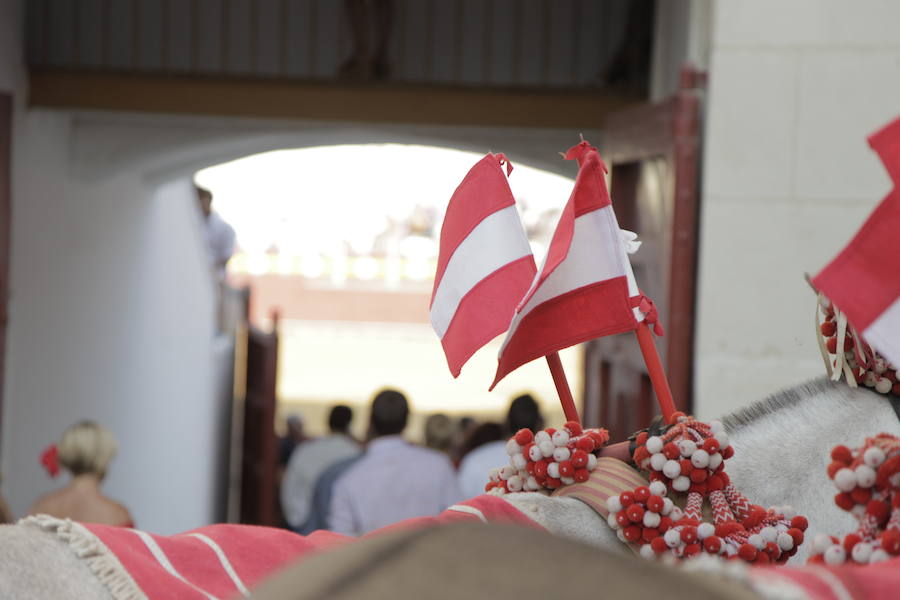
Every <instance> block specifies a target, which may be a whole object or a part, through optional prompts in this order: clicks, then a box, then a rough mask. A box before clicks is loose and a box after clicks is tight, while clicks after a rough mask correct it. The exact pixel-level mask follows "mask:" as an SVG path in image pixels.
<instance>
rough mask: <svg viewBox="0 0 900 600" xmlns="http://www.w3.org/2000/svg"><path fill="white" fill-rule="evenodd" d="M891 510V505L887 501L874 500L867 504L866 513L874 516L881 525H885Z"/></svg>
mask: <svg viewBox="0 0 900 600" xmlns="http://www.w3.org/2000/svg"><path fill="white" fill-rule="evenodd" d="M890 512H891V507H890V506H888V503H887V502H884V501H882V500H872V501H871V502H869V504H868V505H866V514H867V515H871V516H872V517H874V519H875V521H876V522H877V523H878V524H879V525H884V522H885V521H887V518H888V516H889V515H890Z"/></svg>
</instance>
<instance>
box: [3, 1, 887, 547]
mask: <svg viewBox="0 0 900 600" xmlns="http://www.w3.org/2000/svg"><path fill="white" fill-rule="evenodd" d="M898 22H900V5H898V4H897V3H894V2H889V1H886V0H881V1H878V0H860V1H858V2H854V3H846V2H840V3H839V2H836V1H832V0H820V1H813V0H779V1H777V2H776V1H774V0H755V1H751V0H740V1H739V0H734V1H731V2H712V1H711V0H671V1H662V0H658V1H652V0H552V1H551V0H358V1H354V0H347V1H339V0H257V1H253V0H131V1H109V0H29V1H27V2H26V1H21V0H20V1H17V0H0V298H2V299H3V302H2V306H0V317H2V318H0V337H2V340H0V341H2V344H0V350H2V353H0V362H2V365H0V366H2V368H0V377H2V388H0V389H2V399H0V419H2V428H0V472H2V475H3V484H2V490H3V494H4V495H5V496H6V497H7V498H8V500H9V502H10V505H11V507H12V510H13V513H14V514H16V515H22V514H24V512H25V511H26V510H27V508H28V506H29V505H30V503H31V502H32V501H33V500H34V498H35V497H36V496H37V495H39V494H40V493H42V492H44V491H47V490H49V489H51V488H52V487H53V482H52V481H51V480H50V479H49V478H48V477H47V476H46V474H45V473H44V472H43V470H42V469H41V467H40V464H39V460H38V457H39V455H40V453H41V451H42V449H43V448H44V447H45V446H46V445H47V444H49V443H51V442H53V441H54V440H56V439H58V437H59V435H60V433H61V432H62V431H63V429H64V428H65V427H66V426H67V425H69V424H71V423H73V422H75V421H77V420H79V419H82V418H92V419H96V420H98V421H101V422H103V423H104V424H105V425H106V426H107V427H109V428H110V429H111V430H112V431H113V432H114V434H115V435H116V437H117V438H118V439H119V443H120V451H119V456H118V457H117V459H116V462H115V464H114V465H113V467H112V469H111V471H110V474H109V477H108V480H107V486H106V488H107V489H108V491H109V493H110V494H111V495H113V496H115V497H118V498H121V499H122V500H123V501H125V502H126V503H127V504H128V505H129V507H130V508H131V511H132V514H133V515H134V517H135V520H136V522H137V523H138V524H139V526H140V527H142V528H144V529H148V530H151V531H155V532H159V533H174V532H177V531H182V530H186V529H191V528H194V527H197V526H199V525H202V524H205V523H209V522H214V521H221V520H226V519H227V520H242V521H244V522H254V523H269V522H274V521H273V520H274V519H276V515H275V511H276V509H275V508H274V507H275V506H276V504H277V503H276V500H275V496H276V491H275V484H276V481H277V468H278V467H277V454H278V447H279V446H278V443H279V442H278V436H284V435H285V425H284V423H285V421H286V419H287V417H288V416H289V415H300V416H301V417H302V419H303V427H304V434H305V435H311V436H316V435H319V434H322V433H325V430H326V424H327V423H326V419H327V414H328V410H329V409H330V407H331V406H333V405H334V404H335V403H343V404H347V405H349V406H351V407H353V408H354V411H355V413H354V420H353V423H352V431H353V432H354V433H355V434H356V435H357V436H359V437H362V436H363V435H364V434H365V429H366V423H367V416H366V415H367V413H366V411H367V410H368V404H369V401H370V399H371V397H372V394H373V393H374V392H375V391H377V390H378V389H380V388H382V387H385V386H392V387H396V388H398V389H401V390H402V391H404V392H405V393H406V394H407V396H408V398H409V400H410V403H411V406H412V410H413V415H412V422H411V427H410V429H409V431H408V437H409V438H410V439H413V440H417V441H418V440H421V439H422V437H423V423H424V421H425V419H426V417H428V416H429V415H432V414H435V413H443V414H446V415H448V416H449V417H451V419H453V421H454V423H458V422H459V421H460V419H462V418H463V417H469V418H471V419H472V420H473V421H474V422H478V421H483V420H494V421H500V420H502V419H503V417H504V415H505V412H506V409H507V406H508V403H509V400H510V399H511V398H512V397H513V396H515V395H517V394H519V393H523V392H530V393H531V394H533V395H534V396H535V397H536V398H537V399H538V401H539V403H540V406H541V409H542V412H543V415H544V418H545V420H546V422H547V423H548V424H550V425H552V424H555V423H558V422H559V421H560V420H561V411H560V410H559V403H558V401H557V398H556V395H555V391H554V388H553V384H552V381H551V379H550V377H549V374H548V372H547V370H546V367H545V366H544V365H543V364H542V363H540V362H539V361H538V362H535V363H533V364H530V365H527V366H526V367H523V368H522V369H520V370H518V371H516V372H515V373H513V374H512V375H510V376H509V377H507V378H506V379H505V380H504V381H503V382H502V384H501V385H500V386H498V388H497V389H496V390H495V391H494V392H491V393H488V392H487V387H488V385H489V383H490V381H491V377H492V375H493V371H494V368H495V366H496V354H497V350H498V349H499V344H500V341H501V340H499V339H498V340H495V341H494V342H492V343H491V344H489V345H488V346H487V347H486V348H485V349H483V350H482V351H481V352H479V353H478V354H477V355H476V356H475V357H474V358H473V359H472V361H471V362H470V363H469V364H468V365H467V366H466V367H465V368H464V370H463V373H462V376H461V377H460V378H459V379H458V380H454V379H453V378H452V377H451V376H450V374H449V372H448V370H447V367H446V363H445V361H444V357H443V354H442V352H441V348H440V344H439V341H438V339H437V337H436V336H435V335H434V333H433V332H432V330H431V328H430V325H429V323H428V302H429V298H430V293H431V287H432V283H433V281H432V279H433V275H434V265H435V261H436V256H437V236H438V235H439V232H440V225H441V221H442V218H443V212H444V210H445V209H446V204H447V201H448V200H449V198H450V195H451V194H452V192H453V190H454V188H455V186H456V185H457V184H458V183H459V181H460V180H461V179H462V177H463V176H464V175H465V173H466V172H467V170H468V169H469V167H470V166H471V165H472V164H474V162H476V161H477V160H478V159H479V158H480V157H481V156H482V155H483V154H484V153H485V152H488V151H493V152H503V153H505V154H506V155H507V156H508V157H509V158H510V160H511V161H512V163H513V165H514V167H515V169H514V171H513V173H512V175H511V177H510V185H511V186H512V189H513V192H514V195H515V197H516V200H517V203H518V205H519V206H518V208H519V211H520V213H521V215H522V217H523V220H524V222H525V224H526V227H527V230H528V234H529V238H530V240H531V243H532V247H533V249H534V251H535V254H536V256H537V257H538V259H539V260H540V257H541V256H542V255H543V252H544V249H545V247H546V244H547V242H548V240H549V236H550V235H552V231H553V228H554V226H555V222H556V219H557V217H558V214H559V210H560V209H561V207H562V206H563V204H564V202H565V200H566V198H567V197H568V194H569V192H570V190H571V185H572V182H573V178H574V176H575V168H574V165H573V164H570V163H569V162H567V161H564V160H562V159H561V158H560V157H559V154H558V152H559V151H564V150H565V149H566V148H568V147H569V146H571V145H573V144H575V143H577V142H578V139H579V137H578V136H579V134H583V135H584V137H585V138H586V139H588V140H590V141H591V142H592V143H594V144H596V145H598V146H599V148H600V151H601V154H602V155H603V157H604V159H605V160H606V162H607V164H608V165H610V167H611V188H612V195H613V200H614V203H615V207H616V211H617V214H618V217H619V221H620V223H621V225H622V227H623V228H626V229H631V230H634V231H636V232H637V233H638V234H639V235H640V239H642V240H643V241H644V245H643V246H642V248H641V250H640V251H639V252H638V254H636V255H635V256H634V257H633V261H634V264H635V271H636V276H637V279H638V281H639V283H640V284H641V285H642V287H643V288H644V291H645V292H646V293H647V294H648V295H649V296H650V297H652V298H654V300H655V301H656V303H657V305H658V306H659V307H660V312H661V317H662V322H663V323H664V324H665V327H666V336H665V337H663V338H660V339H659V340H658V347H659V350H660V353H661V355H662V357H663V360H664V362H665V365H666V368H667V370H668V374H669V377H670V381H671V384H672V388H673V392H674V393H675V396H676V400H677V402H678V403H679V405H680V407H681V408H682V409H685V410H690V411H693V412H694V413H696V414H697V415H698V416H700V417H713V416H717V415H720V414H723V413H725V412H728V411H729V410H732V409H735V408H738V407H740V406H743V405H746V404H748V403H750V402H752V401H754V400H758V399H761V398H763V397H764V396H765V395H766V394H768V393H771V392H773V391H776V390H777V389H778V388H780V387H783V386H787V385H791V384H794V383H797V382H799V381H801V380H803V379H806V378H809V377H813V376H818V375H820V374H821V373H822V365H821V359H820V358H819V353H818V349H817V347H816V340H815V336H814V332H813V311H814V305H815V299H814V296H813V294H812V292H811V291H810V289H809V288H808V287H807V285H806V283H805V282H804V279H803V274H804V272H813V271H816V270H818V269H820V268H821V267H822V266H823V265H824V264H825V263H826V262H827V261H828V260H829V259H830V258H831V257H832V256H833V255H834V254H835V253H836V252H837V251H838V250H839V249H840V248H841V247H842V246H843V244H844V243H845V242H846V241H847V240H848V239H849V238H850V237H851V236H852V234H853V233H854V231H855V230H856V227H857V226H858V225H859V224H860V223H861V222H862V220H863V219H864V217H865V215H866V214H867V213H868V211H869V210H870V209H871V208H872V207H873V206H874V205H875V204H876V203H877V202H878V200H879V199H880V198H881V197H882V194H883V193H884V192H885V190H887V189H888V183H887V182H888V178H887V177H886V175H885V174H884V173H883V171H882V168H881V166H880V164H879V162H878V161H877V160H876V159H875V157H874V156H873V155H872V154H871V153H870V152H869V150H868V148H867V145H866V143H865V136H866V135H868V134H869V133H871V132H872V131H874V130H875V129H876V128H877V127H879V126H880V125H882V124H884V123H885V122H887V121H888V120H889V119H891V118H893V117H895V116H896V115H897V113H898V112H900V33H898V31H897V28H896V23H898ZM195 185H199V186H201V187H202V188H205V189H206V190H209V191H210V192H211V194H212V213H213V214H214V215H216V217H215V218H216V219H218V220H219V221H220V222H221V223H227V226H225V227H220V229H219V230H217V231H218V232H219V233H218V234H211V233H210V231H211V230H210V229H209V227H208V217H206V216H204V214H203V213H202V211H201V210H200V208H199V207H198V202H197V193H196V190H195ZM229 227H230V229H231V230H232V231H233V239H234V244H233V249H231V250H229V252H228V253H227V254H228V256H227V257H226V260H225V262H223V263H222V264H224V265H225V266H224V268H219V265H212V264H211V260H210V247H211V244H213V242H211V239H214V238H215V237H216V235H220V234H221V235H220V237H222V236H224V238H227V237H228V233H227V232H228V230H229V229H228V228H229ZM222 232H225V233H222ZM211 236H212V237H211ZM224 238H223V239H224ZM226 263H227V264H226ZM211 266H212V267H213V268H211ZM563 362H564V365H565V367H566V372H567V374H568V377H569V381H570V384H571V386H572V388H573V391H574V392H575V395H576V399H577V401H578V402H579V405H580V407H581V410H582V413H583V415H584V418H585V420H586V422H587V423H588V424H591V425H603V426H605V427H608V428H609V429H610V430H611V432H612V434H613V438H614V439H622V438H624V437H625V436H626V435H628V434H629V433H630V432H632V431H634V430H635V429H637V428H639V427H641V426H644V425H645V424H646V423H647V422H648V421H649V419H650V418H651V417H652V415H653V414H654V411H655V408H654V406H655V401H654V399H653V395H652V391H651V388H650V384H649V379H648V378H647V376H646V374H645V373H644V368H643V363H642V361H641V359H640V354H639V352H638V351H637V347H636V343H635V342H634V340H633V338H632V337H631V336H616V337H612V338H605V339H602V340H597V341H594V342H590V343H587V344H584V345H582V346H579V347H575V348H571V349H569V350H567V351H565V352H564V353H563Z"/></svg>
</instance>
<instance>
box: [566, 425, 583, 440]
mask: <svg viewBox="0 0 900 600" xmlns="http://www.w3.org/2000/svg"><path fill="white" fill-rule="evenodd" d="M566 429H568V430H569V434H570V435H573V436H576V435H581V433H582V431H583V430H582V429H581V423H579V422H578V421H566Z"/></svg>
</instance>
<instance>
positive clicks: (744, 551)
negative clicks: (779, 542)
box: [738, 544, 758, 562]
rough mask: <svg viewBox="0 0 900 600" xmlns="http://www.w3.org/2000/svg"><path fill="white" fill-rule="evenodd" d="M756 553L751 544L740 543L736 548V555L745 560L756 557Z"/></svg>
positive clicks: (751, 559)
mask: <svg viewBox="0 0 900 600" xmlns="http://www.w3.org/2000/svg"><path fill="white" fill-rule="evenodd" d="M757 554H758V552H757V550H756V548H755V547H754V546H753V545H751V544H741V547H740V548H738V556H740V557H741V558H742V559H744V560H746V561H747V562H753V561H754V560H755V559H756V556H757Z"/></svg>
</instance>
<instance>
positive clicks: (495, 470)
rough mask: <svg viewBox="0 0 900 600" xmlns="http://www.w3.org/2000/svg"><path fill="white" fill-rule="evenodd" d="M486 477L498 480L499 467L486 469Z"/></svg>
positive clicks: (494, 480)
mask: <svg viewBox="0 0 900 600" xmlns="http://www.w3.org/2000/svg"><path fill="white" fill-rule="evenodd" d="M488 479H490V480H491V481H493V482H498V481H500V468H499V467H494V468H493V469H491V470H490V471H488Z"/></svg>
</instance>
